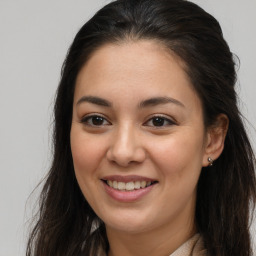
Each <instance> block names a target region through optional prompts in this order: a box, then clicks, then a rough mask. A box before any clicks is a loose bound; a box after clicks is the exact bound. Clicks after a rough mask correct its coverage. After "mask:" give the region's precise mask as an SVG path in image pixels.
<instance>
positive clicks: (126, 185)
mask: <svg viewBox="0 0 256 256" xmlns="http://www.w3.org/2000/svg"><path fill="white" fill-rule="evenodd" d="M125 189H126V190H134V182H128V183H126V184H125Z"/></svg>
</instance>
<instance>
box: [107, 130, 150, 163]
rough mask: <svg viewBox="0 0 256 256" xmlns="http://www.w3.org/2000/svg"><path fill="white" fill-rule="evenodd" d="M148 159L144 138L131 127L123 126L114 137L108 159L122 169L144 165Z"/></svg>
mask: <svg viewBox="0 0 256 256" xmlns="http://www.w3.org/2000/svg"><path fill="white" fill-rule="evenodd" d="M145 158H146V152H145V149H144V147H143V143H142V138H141V136H140V134H138V132H136V129H135V128H133V127H131V126H126V127H124V126H122V127H120V128H119V129H118V130H117V131H116V132H115V133H113V135H112V140H111V145H110V147H109V149H108V151H107V159H108V160H109V161H111V162H114V163H116V164H118V165H119V166H122V167H128V166H129V165H130V164H131V163H142V162H143V161H144V160H145Z"/></svg>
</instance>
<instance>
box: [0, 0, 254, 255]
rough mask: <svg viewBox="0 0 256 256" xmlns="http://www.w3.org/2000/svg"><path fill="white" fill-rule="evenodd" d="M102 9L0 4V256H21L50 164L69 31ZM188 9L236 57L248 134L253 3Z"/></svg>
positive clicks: (94, 0) (95, 2)
mask: <svg viewBox="0 0 256 256" xmlns="http://www.w3.org/2000/svg"><path fill="white" fill-rule="evenodd" d="M107 2H108V1H106V0H76V1H71V0H55V1H53V0H51V1H50V0H44V1H42V0H41V1H39V0H38V1H36V0H0V39H1V40H0V119H1V125H0V171H1V176H0V202H1V210H0V255H1V256H17V255H24V248H25V241H26V238H27V225H26V221H27V220H28V219H29V218H30V217H31V210H32V209H33V207H34V204H33V203H34V201H35V198H36V197H35V196H33V197H31V199H30V200H29V201H27V199H28V197H29V194H30V192H31V191H32V190H33V188H34V187H35V185H36V184H37V183H38V182H39V180H40V179H41V178H42V176H43V175H45V173H46V171H47V169H48V167H49V163H50V160H51V151H50V145H51V142H50V131H51V113H52V107H53V99H54V93H55V89H56V86H57V84H58V81H59V75H60V69H61V65H62V62H63V60H64V57H65V54H66V51H67V49H68V47H69V45H70V43H71V41H72V39H73V37H74V36H75V34H76V32H77V30H78V29H79V28H80V27H81V26H82V24H83V23H84V22H85V21H86V20H88V18H89V17H91V16H92V14H93V13H94V12H95V11H96V10H98V8H99V7H101V6H103V5H104V4H105V3H107ZM194 2H196V3H198V4H199V5H201V6H202V7H203V8H205V9H206V10H207V11H208V12H210V13H211V14H213V15H214V16H215V17H216V18H217V19H218V20H219V22H220V23H221V25H222V28H223V31H224V35H225V38H226V40H227V41H228V43H229V45H230V47H231V49H232V51H233V52H234V53H236V54H237V55H238V56H239V57H240V60H241V67H240V70H239V86H238V93H239V94H240V96H241V108H242V112H243V113H244V115H245V116H246V117H247V118H248V120H249V121H250V122H251V125H252V126H254V127H255V126H256V104H255V95H256V69H255V61H256V50H255V45H256V28H255V26H256V15H255V11H256V0H244V1H240V0H214V1H213V0H194ZM252 126H251V127H249V132H250V134H251V135H250V136H251V139H252V141H253V145H254V147H256V132H255V131H254V130H253V128H252ZM25 207H26V210H25ZM254 226H255V224H254ZM255 240H256V239H255V238H254V241H255Z"/></svg>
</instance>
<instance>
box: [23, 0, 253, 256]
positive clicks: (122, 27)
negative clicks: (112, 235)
mask: <svg viewBox="0 0 256 256" xmlns="http://www.w3.org/2000/svg"><path fill="white" fill-rule="evenodd" d="M139 40H155V41H156V42H158V43H159V44H162V45H164V46H165V47H166V48H167V49H169V51H170V53H174V54H175V55H177V56H178V57H179V58H180V59H182V61H183V62H184V63H185V65H184V70H185V72H186V73H187V74H188V77H189V78H190V81H191V83H192V85H193V86H194V89H195V90H196V92H197V94H198V95H199V97H200V100H201V102H202V106H203V113H204V124H205V127H206V128H207V127H210V126H211V125H214V123H215V121H216V117H217V116H218V115H219V114H220V113H223V114H225V115H227V117H228V118H229V129H228V131H227V136H226V139H225V146H224V150H223V153H222V154H221V156H220V157H219V158H218V159H217V160H216V161H215V162H214V165H213V166H212V167H211V168H204V167H203V168H202V171H201V176H200V178H199V181H198V186H197V201H196V220H195V222H196V226H197V230H198V231H199V232H200V233H201V235H202V237H203V240H204V245H205V248H206V249H207V252H208V255H209V256H228V255H232V256H242V255H243V256H252V241H251V237H250V232H249V227H250V220H251V214H252V211H253V209H254V205H255V198H256V179H255V169H254V167H255V157H254V153H253V150H252V147H251V145H250V142H249V139H248V136H247V134H246V130H245V127H244V124H243V117H242V115H241V113H240V111H239V109H238V105H237V103H238V97H237V94H236V92H235V84H236V62H235V58H234V55H233V54H232V53H231V51H230V49H229V46H228V45H227V43H226V41H225V40H224V38H223V33H222V30H221V27H220V25H219V23H218V21H217V20H216V19H215V18H214V17H212V16H211V15H210V14H208V13H207V12H206V11H204V10H203V9H202V8H200V7H199V6H197V5H196V4H194V3H191V2H189V1H185V0H117V1H113V2H111V3H109V4H107V5H106V6H104V7H103V8H102V9H101V10H99V11H98V12H97V13H96V14H95V15H94V16H93V17H92V18H91V19H90V20H89V21H88V22H86V23H85V24H84V25H83V27H82V28H81V29H80V30H79V32H78V33H77V35H76V36H75V39H74V41H73V43H72V44H71V46H70V49H69V51H68V53H67V56H66V59H65V61H64V64H63V67H62V72H61V80H60V83H59V86H58V89H57V93H56V98H55V106H54V128H53V161H52V165H51V168H50V170H49V172H48V175H47V177H46V179H45V180H44V181H43V182H44V186H43V189H42V192H41V195H40V206H39V212H38V214H37V217H36V218H37V219H36V223H35V224H34V227H33V229H32V231H31V233H30V236H29V241H28V245H27V251H26V255H27V256H64V255H65V256H77V255H84V256H89V255H93V256H95V255H98V253H99V251H100V250H102V251H103V252H107V251H108V240H107V236H106V231H105V226H104V223H103V222H102V221H101V220H100V219H99V218H98V217H97V215H96V214H95V213H94V211H93V210H92V209H91V207H90V205H89V204H88V203H87V201H86V199H85V198H84V196H83V194H82V193H81V191H80V188H79V186H78V183H77V180H76V177H75V174H74V167H73V160H72V154H71V148H70V129H71V120H72V106H73V96H74V88H75V83H76V78H77V75H78V73H79V71H80V70H81V68H82V67H83V65H84V64H85V63H86V62H87V61H88V59H89V58H90V56H91V55H92V54H93V53H94V52H95V51H97V49H98V48H100V47H102V46H103V45H105V44H107V43H113V44H115V43H122V42H127V41H135V42H136V41H139ZM138 58H139V56H138ZM170 72H171V71H170ZM167 203H168V202H167Z"/></svg>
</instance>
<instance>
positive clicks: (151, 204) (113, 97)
mask: <svg viewBox="0 0 256 256" xmlns="http://www.w3.org/2000/svg"><path fill="white" fill-rule="evenodd" d="M206 135H207V134H206V132H205V129H204V125H203V115H202V106H201V103H200V100H199V98H198V96H197V94H196V92H195V91H194V89H193V86H192V85H191V83H190V81H189V79H188V77H187V75H186V73H185V72H184V70H183V68H182V62H181V61H180V60H179V59H178V58H177V57H175V56H174V55H171V54H170V53H167V51H166V50H165V49H164V48H163V47H161V46H160V45H159V44H157V43H156V42H154V41H139V42H127V43H122V44H119V45H113V44H109V45H105V46H103V47H101V48H100V49H99V50H97V51H96V52H95V53H94V54H93V55H92V57H91V58H90V60H89V61H88V62H87V63H86V64H85V65H84V67H83V68H82V70H81V71H80V73H79V75H78V77H77V81H76V87H75V95H74V105H73V120H72V128H71V134H70V137H71V150H72V155H73V161H74V168H75V174H76V178H77V181H78V183H79V186H80V188H81V190H82V193H83V194H84V196H85V198H86V200H87V201H88V202H89V204H90V205H91V207H92V208H93V210H94V211H95V213H96V214H97V215H98V216H99V217H100V218H101V219H102V220H103V221H104V222H105V224H106V227H107V230H119V231H123V232H129V233H140V232H149V231H152V230H157V229H158V230H161V229H171V230H172V231H173V232H176V231H175V230H181V229H188V228H190V227H192V226H193V225H194V212H195V201H196V186H197V182H198V178H199V175H200V171H201V168H202V166H206V165H207V157H208V155H207V154H206V153H205V148H206V144H207V136H206Z"/></svg>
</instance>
